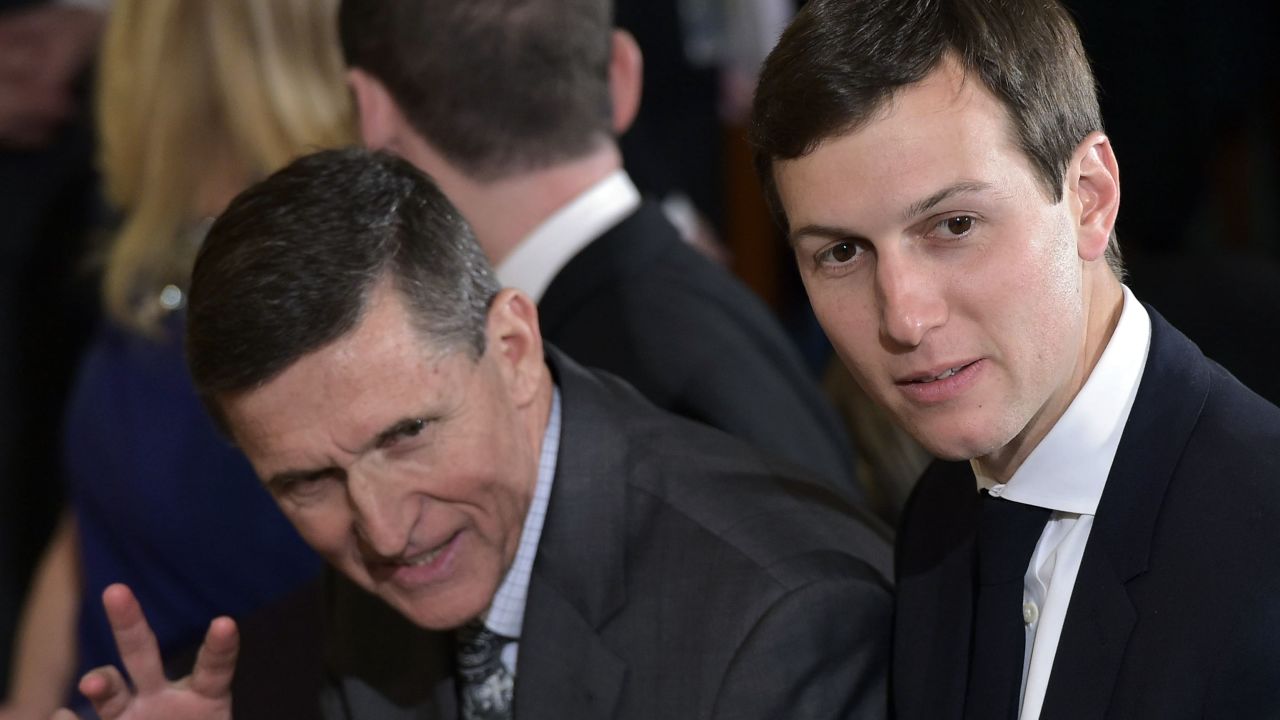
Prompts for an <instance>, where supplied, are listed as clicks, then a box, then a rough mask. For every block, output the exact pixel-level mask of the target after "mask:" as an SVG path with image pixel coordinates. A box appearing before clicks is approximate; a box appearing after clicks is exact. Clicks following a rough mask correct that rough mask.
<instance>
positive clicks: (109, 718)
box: [79, 665, 133, 720]
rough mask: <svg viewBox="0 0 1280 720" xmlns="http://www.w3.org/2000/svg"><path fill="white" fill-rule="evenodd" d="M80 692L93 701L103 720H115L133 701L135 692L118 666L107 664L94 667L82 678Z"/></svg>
mask: <svg viewBox="0 0 1280 720" xmlns="http://www.w3.org/2000/svg"><path fill="white" fill-rule="evenodd" d="M79 688H80V692H81V693H82V694H83V695H84V696H85V697H87V698H89V702H91V703H93V709H94V711H95V712H97V713H98V717H99V718H100V719H101V720H115V718H118V717H120V716H121V715H122V714H124V711H125V710H126V709H127V708H128V707H129V704H130V703H131V702H132V701H133V693H132V692H131V691H130V690H129V684H128V683H126V682H125V680H124V676H123V675H121V674H120V671H119V670H117V669H116V668H114V667H112V666H110V665H106V666H103V667H100V668H94V669H93V670H90V671H89V672H87V673H85V675H84V677H82V678H80V685H79Z"/></svg>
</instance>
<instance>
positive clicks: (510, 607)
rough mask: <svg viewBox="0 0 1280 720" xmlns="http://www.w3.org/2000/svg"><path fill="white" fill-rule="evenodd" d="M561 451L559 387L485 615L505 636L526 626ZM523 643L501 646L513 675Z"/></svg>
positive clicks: (514, 634)
mask: <svg viewBox="0 0 1280 720" xmlns="http://www.w3.org/2000/svg"><path fill="white" fill-rule="evenodd" d="M559 454H560V390H559V389H556V390H555V391H554V392H553V394H552V396H551V416H550V418H548V419H547V429H546V431H544V432H543V434H542V453H541V455H540V456H539V458H538V480H537V484H536V485H535V486H534V489H533V500H531V501H530V502H529V510H528V512H526V513H525V516H524V530H523V531H522V532H521V533H520V545H519V547H517V548H516V559H515V560H514V561H513V562H512V563H511V567H510V568H508V570H507V574H506V575H505V576H503V578H502V584H501V585H499V586H498V592H496V593H494V595H493V602H492V603H490V605H489V609H488V610H486V611H485V613H484V615H483V620H484V626H485V627H487V628H489V629H490V630H492V631H493V632H495V633H497V634H499V635H502V636H504V637H509V638H516V639H517V640H518V639H519V638H520V631H521V630H523V629H524V608H525V603H526V601H527V600H528V599H529V578H530V576H531V575H532V574H533V559H534V557H535V556H537V554H538V541H539V540H541V539H542V523H543V521H544V520H546V519H547V503H548V501H550V500H551V483H552V481H553V480H554V479H555V476H556V459H557V458H558V457H559ZM519 650H520V643H519V642H510V643H507V644H506V645H505V646H503V648H502V664H503V665H506V666H507V670H509V671H510V672H511V674H512V675H515V674H516V658H517V656H518V655H519Z"/></svg>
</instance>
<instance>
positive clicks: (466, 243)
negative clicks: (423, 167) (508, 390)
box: [187, 149, 499, 416]
mask: <svg viewBox="0 0 1280 720" xmlns="http://www.w3.org/2000/svg"><path fill="white" fill-rule="evenodd" d="M384 280H385V281H388V282H390V284H391V287H392V288H394V289H395V290H396V291H397V292H398V294H399V295H400V297H401V298H402V300H403V302H404V303H405V307H406V308H408V310H409V312H410V314H411V316H412V318H413V322H414V323H415V325H416V328H415V330H416V331H417V332H418V333H420V334H421V336H422V337H423V339H424V341H425V342H426V343H427V344H428V345H429V346H430V347H431V348H432V349H435V350H439V351H461V352H466V353H468V354H469V355H471V356H472V357H476V358H478V357H480V356H481V355H482V354H483V352H484V344H485V322H486V313H487V310H488V307H489V303H490V301H491V300H492V298H493V297H494V296H495V295H496V294H497V292H498V290H499V286H498V282H497V280H496V278H495V277H494V274H493V271H492V269H491V268H490V267H489V264H488V261H486V260H485V257H484V255H483V253H482V252H481V251H480V248H479V247H478V246H477V245H476V243H475V239H474V238H473V237H472V234H471V231H470V229H469V228H468V226H467V224H466V222H465V221H464V220H463V219H462V217H461V216H460V215H459V214H458V213H457V211H456V210H455V209H454V208H453V206H452V205H451V204H450V203H449V201H448V200H446V199H445V197H444V196H443V195H442V194H441V193H440V191H439V190H438V189H437V188H436V186H435V184H434V183H432V181H431V180H430V179H428V178H427V177H426V176H424V175H423V174H422V173H420V172H419V171H418V170H416V169H415V168H414V167H413V166H412V165H410V164H408V163H407V162H405V161H403V160H400V159H398V158H395V157H392V156H390V155H386V154H382V153H375V152H369V151H365V150H358V149H348V150H334V151H326V152H321V153H316V154H314V155H310V156H307V157H304V158H301V159H299V160H297V161H295V162H293V163H292V164H290V165H289V166H287V167H285V168H284V169H282V170H280V171H278V172H276V173H275V174H273V175H271V176H270V177H268V178H267V179H265V180H263V181H262V182H259V183H257V184H256V185H254V186H252V187H250V188H249V189H248V190H246V191H244V192H243V193H241V194H240V195H239V196H238V197H236V198H235V200H233V201H232V203H231V204H230V206H228V208H227V209H226V211H225V212H224V213H223V214H222V216H221V217H219V218H218V220H217V222H215V223H214V225H213V227H212V228H211V229H210V231H209V235H208V238H207V239H206V241H205V245H204V247H203V248H202V249H201V251H200V254H199V256H198V258H197V260H196V264H195V269H194V270H193V273H192V281H191V290H190V296H189V307H188V320H187V356H188V362H189V364H190V368H191V375H192V378H193V379H194V381H195V385H196V389H197V391H198V392H199V393H200V395H201V397H202V398H203V399H204V400H205V403H206V405H208V406H209V407H210V409H211V410H213V411H214V414H215V416H218V412H217V410H218V408H217V401H218V400H219V398H222V397H225V396H228V395H233V394H237V393H241V392H244V391H247V390H251V389H253V388H255V387H258V386H260V385H262V384H264V383H266V382H268V381H269V380H271V379H272V378H274V377H275V376H277V375H279V374H280V373H281V372H283V371H284V370H285V369H287V368H288V367H289V366H290V365H292V364H293V363H294V362H296V361H297V360H298V359H299V358H301V357H302V356H304V355H307V354H308V353H311V352H313V351H315V350H317V349H320V348H322V347H324V346H326V345H328V344H330V343H332V342H334V341H335V340H337V339H338V338H340V337H342V336H344V335H346V334H347V333H349V332H350V331H351V330H352V329H353V328H355V327H356V325H357V324H358V323H359V321H360V319H361V317H362V313H363V312H364V310H365V307H366V304H367V302H368V301H369V298H370V295H371V293H372V292H373V290H374V288H375V286H378V285H379V284H380V283H381V282H382V281H384Z"/></svg>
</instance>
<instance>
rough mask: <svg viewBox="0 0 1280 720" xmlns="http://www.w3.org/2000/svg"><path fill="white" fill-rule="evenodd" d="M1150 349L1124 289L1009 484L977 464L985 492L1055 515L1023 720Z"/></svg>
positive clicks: (1038, 554) (1146, 324)
mask: <svg viewBox="0 0 1280 720" xmlns="http://www.w3.org/2000/svg"><path fill="white" fill-rule="evenodd" d="M1150 344H1151V318H1150V317H1149V316H1148V315H1147V311H1146V309H1145V308H1143V307H1142V305H1141V303H1139V302H1138V301H1137V300H1136V299H1135V298H1134V296H1133V293H1132V292H1130V291H1129V288H1127V287H1126V288H1124V309H1123V310H1122V311H1121V314H1120V321H1119V322H1118V323H1117V324H1116V329H1115V332H1114V333H1112V335H1111V340H1110V341H1109V342H1108V343H1107V347H1106V349H1105V350H1103V352H1102V356H1101V357H1100V358H1099V359H1098V363H1097V365H1095V366H1094V368H1093V372H1091V373H1090V374H1089V378H1088V380H1087V381H1086V382H1085V384H1084V387H1082V388H1080V392H1079V393H1078V394H1077V395H1076V397H1075V399H1074V400H1072V401H1071V404H1070V405H1069V406H1068V407H1067V410H1066V412H1064V413H1063V414H1062V417H1061V418H1059V419H1058V422H1057V423H1056V424H1055V425H1054V426H1053V427H1052V428H1051V429H1050V430H1049V433H1048V434H1047V435H1045V437H1044V440H1042V441H1041V442H1040V444H1039V445H1037V446H1036V448H1035V449H1034V450H1032V451H1031V454H1030V455H1029V456H1027V459H1026V461H1024V462H1023V463H1022V465H1021V467H1019V468H1018V470H1017V471H1016V472H1014V474H1013V477H1011V478H1010V479H1009V482H1007V483H1005V484H1003V485H1002V484H999V483H996V482H994V481H993V480H991V479H990V478H987V477H983V476H982V475H981V473H980V472H979V471H978V467H977V464H976V463H974V464H973V469H974V474H975V475H976V476H977V478H978V488H979V490H981V489H987V490H988V491H989V492H990V493H991V494H992V495H994V496H997V497H1003V498H1005V499H1006V500H1012V501H1014V502H1020V503H1026V504H1028V505H1037V506H1039V507H1044V508H1049V509H1051V510H1053V514H1052V515H1050V517H1049V522H1048V524H1046V525H1045V529H1044V532H1043V533H1042V534H1041V535H1040V540H1039V542H1038V543H1037V544H1036V549H1035V552H1034V553H1033V554H1032V556H1031V562H1030V564H1029V565H1028V566H1027V574H1026V577H1025V578H1024V581H1023V582H1024V585H1023V595H1022V598H1023V605H1022V620H1023V623H1024V624H1025V626H1026V631H1027V638H1026V645H1025V647H1026V654H1025V655H1024V657H1023V665H1022V669H1023V671H1022V706H1021V707H1022V709H1021V713H1020V714H1019V718H1020V720H1038V718H1039V717H1040V709H1041V706H1042V705H1043V704H1044V695H1045V689H1046V688H1047V687H1048V685H1049V673H1050V671H1051V670H1052V669H1053V658H1054V655H1055V654H1056V653H1057V650H1058V639H1059V638H1060V637H1061V635H1062V624H1063V621H1064V620H1065V619H1066V616H1067V606H1068V605H1069V604H1070V602H1071V590H1072V588H1073V587H1074V586H1075V582H1076V573H1077V572H1078V571H1079V570H1080V560H1081V558H1082V557H1083V556H1084V549H1085V545H1086V544H1087V543H1088V541H1089V531H1090V529H1092V527H1093V518H1094V515H1095V514H1096V513H1097V510H1098V501H1099V500H1100V499H1101V498H1102V490H1103V488H1104V487H1105V486H1106V484H1107V475H1108V474H1110V472H1111V463H1112V461H1113V460H1114V459H1115V455H1116V448H1117V446H1118V445H1119V444H1120V435H1121V434H1122V433H1123V431H1124V426H1125V423H1126V422H1127V421H1128V419H1129V411H1130V409H1132V408H1133V398H1134V396H1135V395H1137V392H1138V385H1139V384H1140V383H1141V382H1142V371H1143V368H1144V367H1145V366H1146V363H1147V351H1148V349H1149V348H1150Z"/></svg>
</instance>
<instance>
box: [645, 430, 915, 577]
mask: <svg viewBox="0 0 1280 720" xmlns="http://www.w3.org/2000/svg"><path fill="white" fill-rule="evenodd" d="M671 421H672V422H671V424H670V425H668V424H667V423H665V422H661V423H655V424H653V425H650V426H649V427H648V428H647V430H646V432H645V434H644V435H643V437H644V438H645V441H644V442H645V444H644V447H645V448H646V452H645V454H644V456H643V457H639V458H636V459H635V460H636V462H635V464H634V468H633V471H632V472H631V477H630V480H629V482H628V485H629V488H630V492H631V494H632V495H633V496H635V504H634V506H633V507H635V508H637V511H636V512H634V513H633V515H632V516H631V517H629V518H628V523H629V524H632V523H633V522H634V523H635V525H634V530H635V531H636V533H637V536H639V535H643V534H646V533H654V532H657V531H658V529H661V530H662V531H663V532H676V533H678V534H680V535H682V536H683V538H684V539H683V542H685V543H687V545H686V547H687V549H688V550H689V551H690V552H693V553H704V554H706V555H707V556H717V557H721V558H722V559H725V560H726V561H727V560H729V559H732V560H733V561H735V562H738V563H741V565H742V567H743V568H751V569H753V570H754V571H759V572H763V573H765V574H767V575H769V576H770V577H771V578H772V579H773V581H774V582H776V583H778V584H779V585H780V586H783V587H795V586H799V585H802V584H804V583H806V582H809V581H812V580H813V579H815V578H824V577H859V578H862V579H864V580H865V581H866V582H869V583H873V584H885V583H887V578H888V577H889V574H890V567H891V561H890V555H891V552H890V545H889V540H888V538H889V536H890V533H889V531H888V529H887V528H886V527H885V526H884V525H883V524H881V523H880V522H879V521H878V520H877V519H875V518H874V517H872V516H871V515H869V514H868V513H865V512H863V511H862V510H860V509H858V508H855V507H854V506H852V505H850V504H849V503H848V502H847V501H846V500H845V499H844V498H842V497H840V496H838V495H837V494H836V493H835V492H833V491H831V490H830V489H829V488H828V486H826V485H824V484H823V483H822V481H820V480H817V479H815V478H814V477H813V476H812V475H811V474H809V473H807V472H806V471H804V470H802V469H799V468H796V467H793V466H790V465H788V464H787V463H785V462H783V461H781V460H775V459H774V458H772V457H770V456H767V455H764V454H762V453H760V452H758V451H756V450H754V449H753V448H751V447H749V446H747V445H745V444H743V443H741V442H739V441H738V440H736V439H735V438H731V437H729V436H727V435H725V434H723V433H721V432H719V431H716V430H713V429H711V428H706V427H704V426H701V425H698V424H696V423H692V422H686V421H683V420H680V419H678V418H671Z"/></svg>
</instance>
